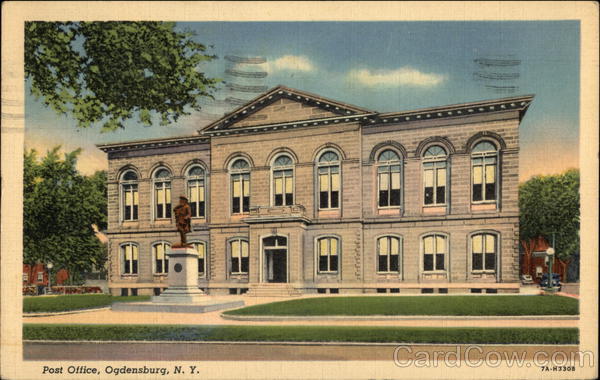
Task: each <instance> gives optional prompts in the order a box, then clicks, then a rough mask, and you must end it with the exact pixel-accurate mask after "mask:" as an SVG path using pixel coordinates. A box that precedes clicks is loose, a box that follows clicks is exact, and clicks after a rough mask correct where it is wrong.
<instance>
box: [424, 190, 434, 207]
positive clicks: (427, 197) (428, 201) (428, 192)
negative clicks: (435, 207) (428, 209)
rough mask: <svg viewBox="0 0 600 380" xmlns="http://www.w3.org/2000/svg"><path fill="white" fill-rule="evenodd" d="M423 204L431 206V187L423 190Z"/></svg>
mask: <svg viewBox="0 0 600 380" xmlns="http://www.w3.org/2000/svg"><path fill="white" fill-rule="evenodd" d="M425 204H426V205H430V204H433V187H426V188H425Z"/></svg>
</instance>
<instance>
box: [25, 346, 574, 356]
mask: <svg viewBox="0 0 600 380" xmlns="http://www.w3.org/2000/svg"><path fill="white" fill-rule="evenodd" d="M402 346H403V347H410V350H411V351H408V350H407V349H400V350H398V355H399V356H398V359H399V360H407V359H411V358H412V359H414V358H415V356H414V355H415V352H417V351H419V352H428V353H430V354H432V353H434V352H443V353H446V352H456V351H457V346H453V345H402ZM396 347H398V344H326V345H322V344H270V343H269V344H256V343H247V344H246V343H233V342H232V343H186V342H176V343H142V342H138V343H129V342H128V343H115V342H110V343H109V342H84V343H72V342H71V343H46V342H43V343H34V342H26V343H24V344H23V356H24V359H25V360H119V361H124V360H148V361H150V360H164V361H188V360H189V361H230V360H235V361H245V360H297V361H302V360H321V361H327V360H390V361H391V360H394V352H395V351H396ZM458 347H459V350H460V351H459V352H460V355H461V360H462V359H464V355H465V350H467V349H468V348H469V347H472V348H471V349H470V350H469V356H468V358H469V360H479V359H481V358H482V357H485V355H486V353H488V352H490V351H494V352H499V353H501V355H503V353H504V352H506V353H508V355H509V356H508V357H509V358H510V357H511V355H512V354H513V353H514V352H516V353H517V354H518V355H522V354H523V353H524V354H525V355H526V357H525V359H526V360H531V359H532V357H533V355H534V353H535V352H537V351H545V352H548V354H549V356H551V355H552V353H554V352H557V351H560V352H564V353H566V354H567V355H569V356H570V353H571V352H576V351H577V346H559V345H555V346H539V345H531V346H493V345H489V346H478V347H481V350H482V351H481V352H480V351H479V350H478V349H477V348H474V347H475V346H474V345H460V346H458ZM502 357H503V356H502Z"/></svg>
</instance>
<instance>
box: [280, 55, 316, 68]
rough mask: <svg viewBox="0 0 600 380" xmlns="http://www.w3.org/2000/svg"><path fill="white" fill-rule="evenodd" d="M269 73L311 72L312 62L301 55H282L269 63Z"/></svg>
mask: <svg viewBox="0 0 600 380" xmlns="http://www.w3.org/2000/svg"><path fill="white" fill-rule="evenodd" d="M269 66H270V69H271V70H270V71H271V72H273V71H284V70H287V71H313V70H315V69H316V67H315V65H314V64H313V63H312V61H311V60H310V59H309V58H308V57H305V56H303V55H284V56H281V57H279V58H277V59H275V60H274V61H272V62H270V65H269Z"/></svg>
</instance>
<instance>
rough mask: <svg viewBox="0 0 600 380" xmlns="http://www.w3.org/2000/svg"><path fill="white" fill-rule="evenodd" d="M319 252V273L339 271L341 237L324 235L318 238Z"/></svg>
mask: <svg viewBox="0 0 600 380" xmlns="http://www.w3.org/2000/svg"><path fill="white" fill-rule="evenodd" d="M317 252H318V256H319V259H318V260H319V270H318V272H319V273H337V271H338V261H339V257H340V252H339V239H338V238H335V237H323V238H320V239H318V240H317Z"/></svg>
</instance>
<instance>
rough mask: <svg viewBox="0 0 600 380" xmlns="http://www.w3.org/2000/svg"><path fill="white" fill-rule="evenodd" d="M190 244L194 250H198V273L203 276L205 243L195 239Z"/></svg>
mask: <svg viewBox="0 0 600 380" xmlns="http://www.w3.org/2000/svg"><path fill="white" fill-rule="evenodd" d="M192 245H193V246H194V249H195V250H196V252H198V275H199V276H204V275H205V274H206V244H205V243H204V242H201V241H197V242H193V243H192Z"/></svg>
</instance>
